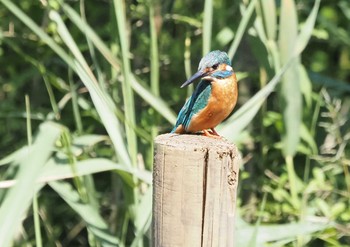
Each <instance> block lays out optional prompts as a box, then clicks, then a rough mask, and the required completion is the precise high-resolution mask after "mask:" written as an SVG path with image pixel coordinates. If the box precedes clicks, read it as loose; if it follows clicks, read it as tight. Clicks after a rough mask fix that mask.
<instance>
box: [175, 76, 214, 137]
mask: <svg viewBox="0 0 350 247" xmlns="http://www.w3.org/2000/svg"><path fill="white" fill-rule="evenodd" d="M210 94H211V87H210V82H209V81H206V80H201V81H200V83H199V84H198V86H197V87H196V90H195V91H194V92H193V94H192V96H191V97H190V98H189V99H188V100H187V101H186V103H185V105H184V106H183V107H182V109H181V110H180V112H179V115H178V117H177V121H176V124H175V126H174V128H173V130H172V131H171V133H174V132H175V130H176V129H177V127H178V126H179V125H181V124H182V126H183V127H184V128H185V130H187V128H188V126H189V125H190V123H191V119H192V117H193V115H194V114H197V113H198V112H199V111H200V110H202V109H203V108H204V107H205V106H206V105H207V102H208V99H209V97H210Z"/></svg>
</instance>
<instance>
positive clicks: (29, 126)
mask: <svg viewBox="0 0 350 247" xmlns="http://www.w3.org/2000/svg"><path fill="white" fill-rule="evenodd" d="M25 102H26V114H27V139H28V147H29V148H31V146H32V143H33V138H32V123H31V121H30V120H31V119H30V100H29V96H28V95H26V96H25ZM33 220H34V232H35V244H36V246H37V247H42V246H43V244H42V240H41V231H40V218H39V206H38V195H37V193H36V192H34V195H33Z"/></svg>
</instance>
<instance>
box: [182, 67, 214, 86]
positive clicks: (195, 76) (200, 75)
mask: <svg viewBox="0 0 350 247" xmlns="http://www.w3.org/2000/svg"><path fill="white" fill-rule="evenodd" d="M206 75H208V72H203V71H201V70H198V71H197V72H196V73H195V74H194V75H193V76H191V78H190V79H188V80H187V81H185V83H184V84H182V85H181V88H183V87H186V86H187V85H190V84H191V83H193V82H194V81H195V80H196V79H198V78H202V77H204V76H206Z"/></svg>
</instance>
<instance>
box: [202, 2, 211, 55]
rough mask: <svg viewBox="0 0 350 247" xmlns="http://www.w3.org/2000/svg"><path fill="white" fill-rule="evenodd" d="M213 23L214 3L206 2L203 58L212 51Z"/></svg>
mask: <svg viewBox="0 0 350 247" xmlns="http://www.w3.org/2000/svg"><path fill="white" fill-rule="evenodd" d="M212 23H213V1H212V0H205V3H204V16H203V56H204V55H205V54H207V53H208V52H209V51H210V45H211V44H210V42H211V29H212Z"/></svg>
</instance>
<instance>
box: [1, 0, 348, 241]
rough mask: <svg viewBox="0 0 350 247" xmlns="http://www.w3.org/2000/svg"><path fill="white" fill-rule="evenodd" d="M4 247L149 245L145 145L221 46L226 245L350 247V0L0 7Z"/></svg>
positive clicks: (115, 1)
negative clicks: (228, 106)
mask: <svg viewBox="0 0 350 247" xmlns="http://www.w3.org/2000/svg"><path fill="white" fill-rule="evenodd" d="M0 6H1V7H0V18H1V20H2V22H1V29H0V63H1V71H0V102H1V104H0V126H1V127H0V136H1V140H0V150H1V152H0V159H1V160H0V166H1V167H0V176H1V179H0V180H1V181H0V188H1V190H0V202H1V207H0V241H1V244H0V245H1V246H12V245H13V246H150V223H151V199H152V188H151V170H152V153H153V151H152V140H153V138H154V137H155V136H156V135H158V134H161V133H166V132H169V131H170V129H171V128H172V125H173V124H174V122H175V119H176V112H177V111H178V110H179V109H180V107H181V106H182V104H183V103H184V100H185V98H186V96H187V95H189V94H190V93H191V90H193V88H191V87H189V89H188V90H185V89H180V88H179V86H180V85H181V84H182V82H184V81H185V80H186V78H188V77H189V76H190V75H191V74H192V72H193V71H195V69H196V67H197V65H198V62H199V60H200V58H201V57H202V55H203V54H206V53H207V52H208V51H210V50H214V49H220V50H226V51H227V52H228V54H229V56H230V57H231V58H232V61H233V67H234V69H235V71H236V72H237V75H238V78H239V81H240V82H239V90H240V94H239V95H240V96H239V106H238V107H237V108H236V110H235V111H234V113H233V115H232V116H231V117H230V118H229V119H228V120H227V121H226V122H225V123H223V124H222V125H221V126H220V128H219V129H218V131H219V132H220V133H221V134H222V135H223V136H225V138H227V139H228V140H230V141H232V142H234V143H236V144H237V145H238V147H239V149H240V151H241V153H242V161H243V162H242V167H241V172H240V189H239V195H238V198H239V205H238V215H239V217H238V218H237V224H236V225H237V232H236V234H237V239H238V242H239V243H238V244H237V246H240V247H241V246H243V247H244V246H264V245H267V246H349V245H350V224H349V222H350V173H349V166H350V158H349V157H350V156H349V155H350V147H349V145H348V142H349V140H350V130H349V121H348V118H349V107H350V97H349V95H350V93H349V92H350V84H349V80H350V29H349V25H348V23H349V21H350V3H349V2H348V1H347V0H337V1H320V0H316V1H300V0H281V1H275V0H250V1H248V0H242V1H216V2H214V1H210V0H206V1H205V2H204V3H202V1H192V2H189V3H187V2H186V3H185V2H184V1H162V2H161V1H156V0H154V1H151V0H139V1H123V0H110V1H84V0H80V1H64V0H41V1H29V0H18V1H13V2H12V1H11V0H0Z"/></svg>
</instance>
